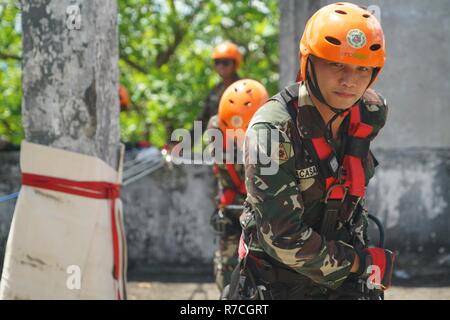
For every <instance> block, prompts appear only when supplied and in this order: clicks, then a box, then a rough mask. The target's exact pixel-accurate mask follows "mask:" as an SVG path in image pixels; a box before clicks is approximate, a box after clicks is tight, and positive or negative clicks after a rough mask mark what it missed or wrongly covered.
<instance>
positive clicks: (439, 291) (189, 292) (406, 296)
mask: <svg viewBox="0 0 450 320" xmlns="http://www.w3.org/2000/svg"><path fill="white" fill-rule="evenodd" d="M127 288H128V299H130V300H216V299H218V298H219V291H218V290H217V288H216V286H215V284H214V283H212V282H162V281H151V282H140V281H131V282H129V283H128V286H127ZM385 299H386V300H429V299H433V300H450V286H448V287H402V286H394V287H392V288H390V289H389V290H388V291H387V292H386V294H385Z"/></svg>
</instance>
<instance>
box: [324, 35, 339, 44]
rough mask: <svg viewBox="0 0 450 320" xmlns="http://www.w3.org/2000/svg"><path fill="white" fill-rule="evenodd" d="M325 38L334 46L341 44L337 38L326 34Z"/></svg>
mask: <svg viewBox="0 0 450 320" xmlns="http://www.w3.org/2000/svg"><path fill="white" fill-rule="evenodd" d="M325 39H326V40H327V41H328V42H329V43H331V44H334V45H336V46H340V45H341V41H339V39H336V38H335V37H330V36H326V37H325Z"/></svg>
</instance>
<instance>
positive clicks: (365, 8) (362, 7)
mask: <svg viewBox="0 0 450 320" xmlns="http://www.w3.org/2000/svg"><path fill="white" fill-rule="evenodd" d="M358 7H360V8H361V9H363V10H367V7H364V6H358Z"/></svg>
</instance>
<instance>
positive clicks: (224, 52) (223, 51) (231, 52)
mask: <svg viewBox="0 0 450 320" xmlns="http://www.w3.org/2000/svg"><path fill="white" fill-rule="evenodd" d="M211 57H212V58H213V59H231V60H234V61H235V63H236V70H237V69H238V68H239V66H240V65H241V61H242V55H241V53H240V51H239V48H238V46H237V45H235V44H234V43H232V42H224V43H221V44H219V45H218V46H217V47H215V48H214V50H213V53H212V56H211Z"/></svg>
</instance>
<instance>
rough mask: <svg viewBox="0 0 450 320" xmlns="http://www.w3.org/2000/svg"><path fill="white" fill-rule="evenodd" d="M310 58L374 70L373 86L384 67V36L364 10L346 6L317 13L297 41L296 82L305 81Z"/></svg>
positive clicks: (348, 4)
mask: <svg viewBox="0 0 450 320" xmlns="http://www.w3.org/2000/svg"><path fill="white" fill-rule="evenodd" d="M309 55H314V56H317V57H319V58H322V59H326V60H330V61H334V62H339V63H344V64H353V65H359V66H365V67H374V68H376V69H375V71H374V75H373V77H372V81H371V83H373V82H374V81H375V79H376V77H377V76H378V74H379V72H380V71H381V69H382V68H383V66H384V61H385V44H384V33H383V29H382V28H381V25H380V23H379V22H378V20H377V19H376V18H375V17H374V16H373V15H372V14H371V13H370V12H369V11H367V10H365V9H363V8H362V7H359V6H357V5H355V4H352V3H348V2H338V3H334V4H330V5H327V6H325V7H323V8H321V9H319V10H318V11H317V12H316V13H315V14H314V15H313V16H312V17H311V18H310V19H309V20H308V22H307V23H306V26H305V31H304V32H303V36H302V39H301V40H300V53H299V59H300V70H299V73H298V75H297V81H301V80H305V79H306V72H307V71H306V66H307V62H308V57H309Z"/></svg>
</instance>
